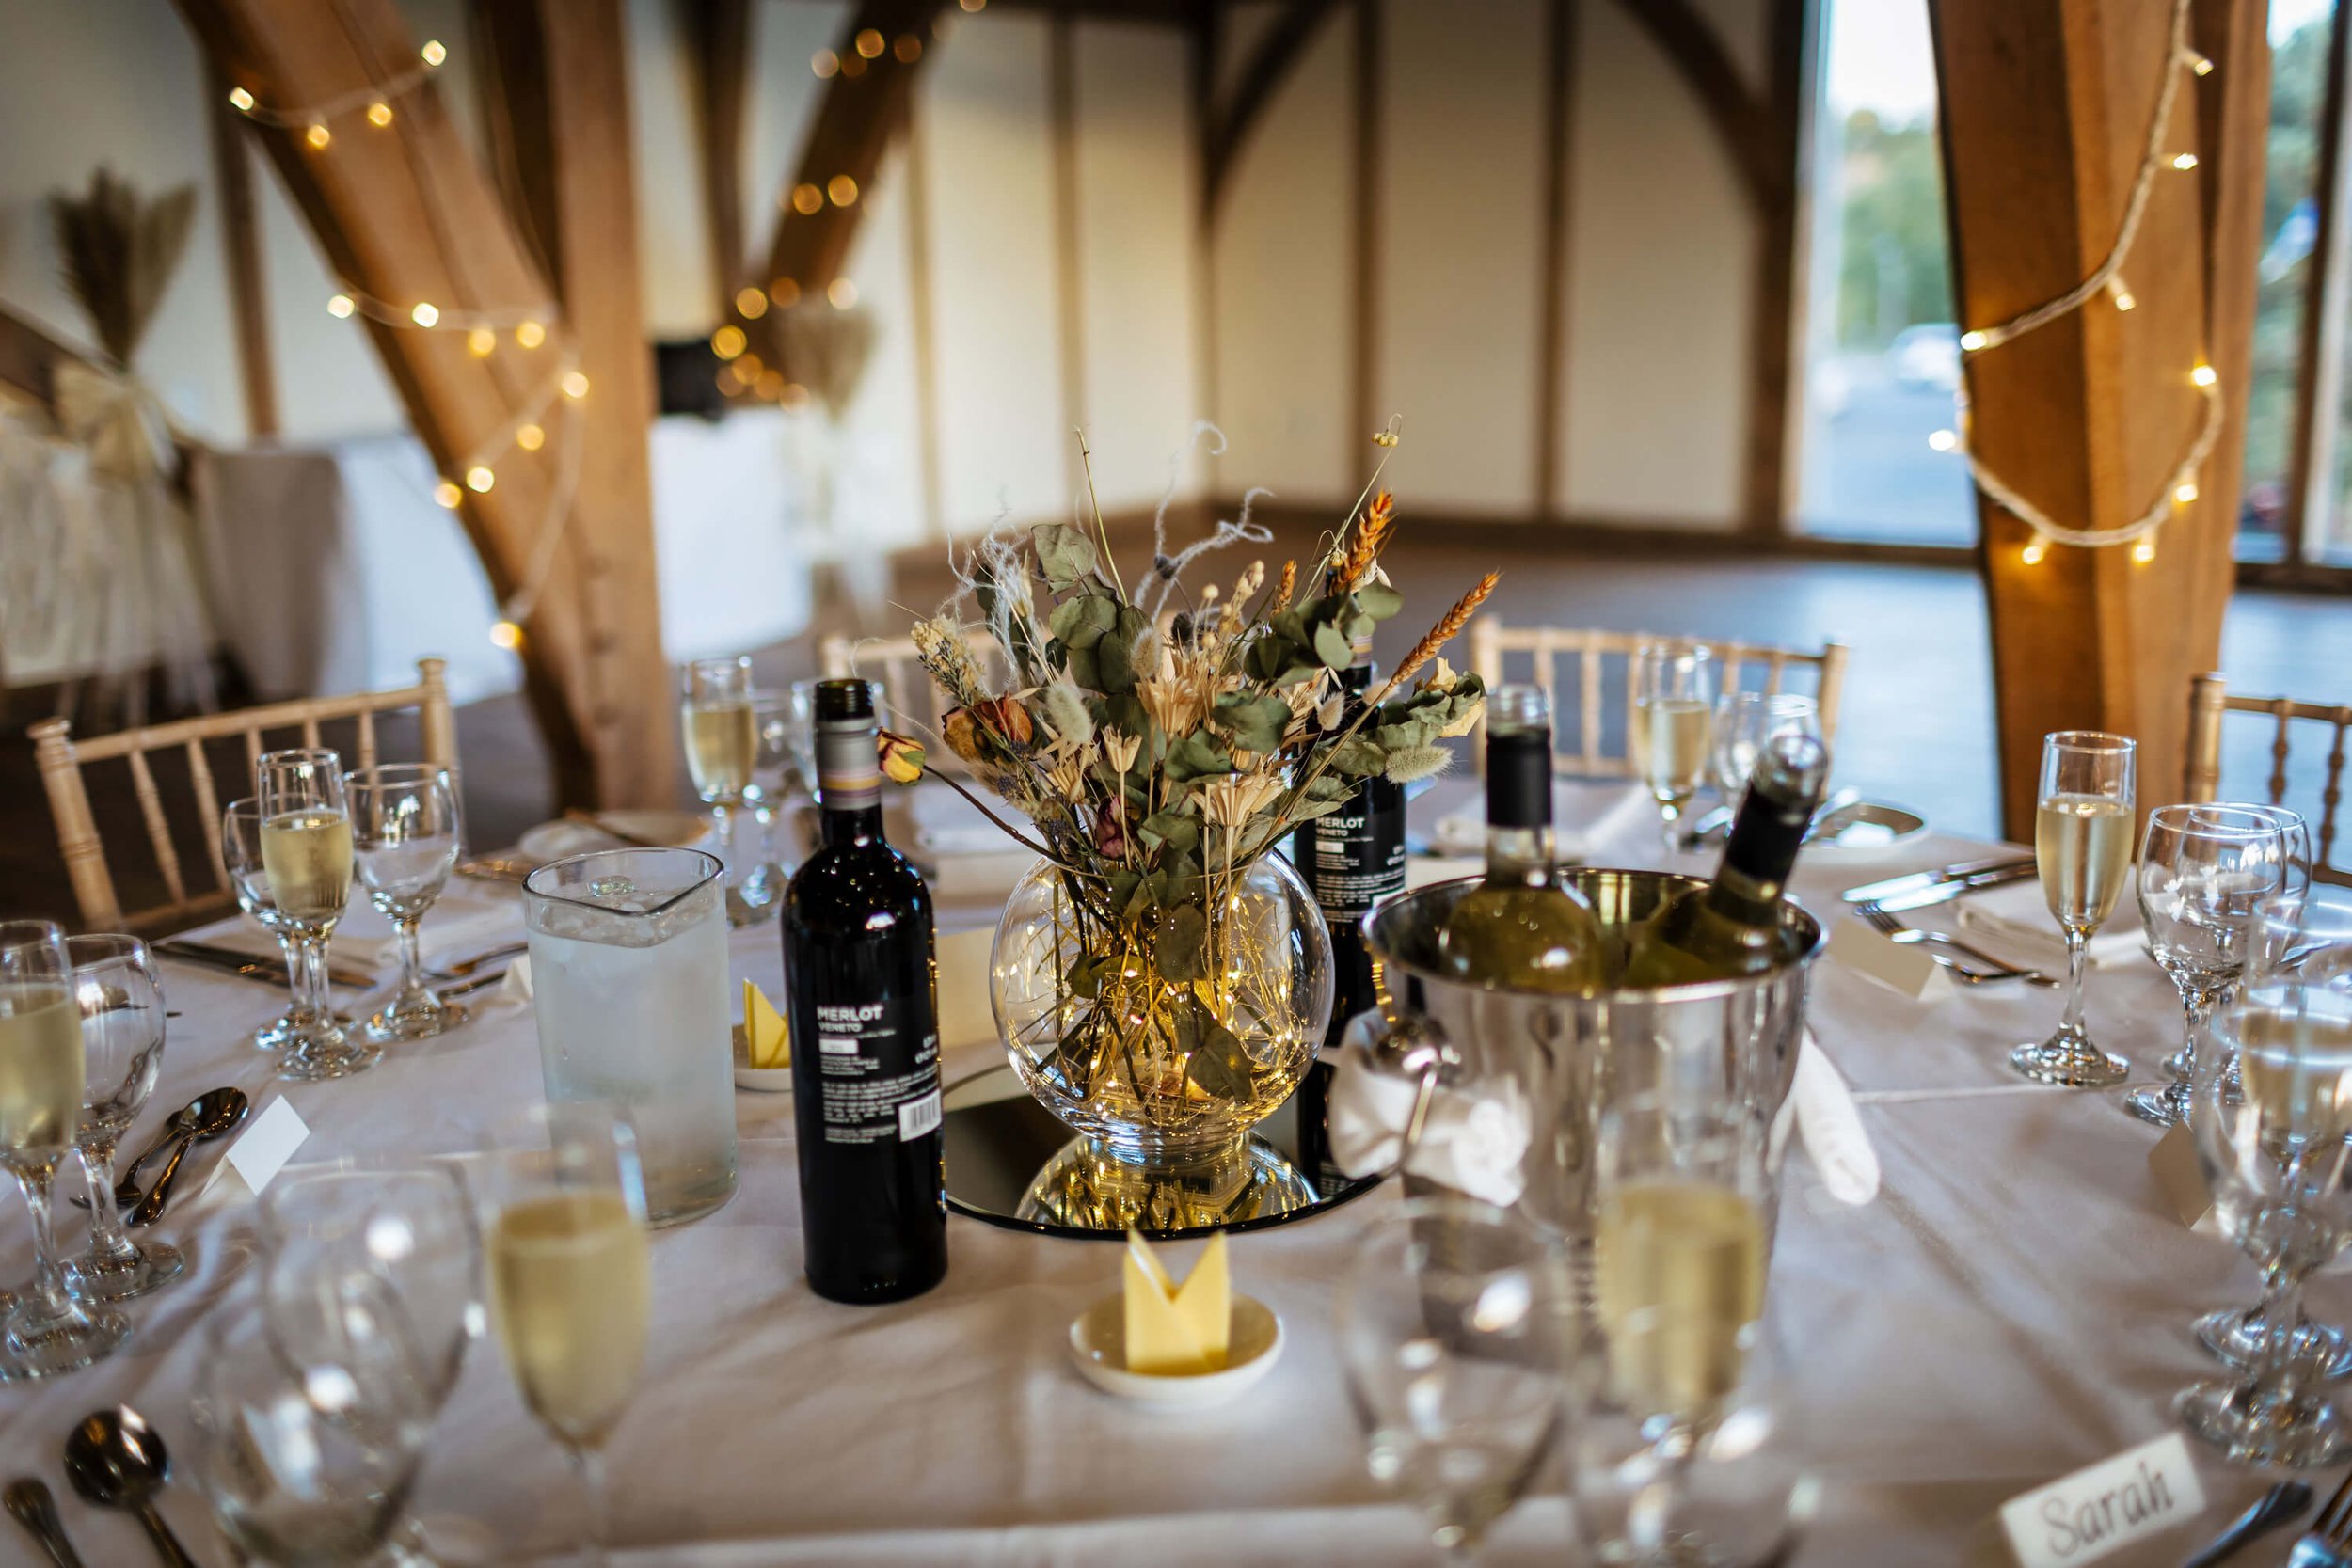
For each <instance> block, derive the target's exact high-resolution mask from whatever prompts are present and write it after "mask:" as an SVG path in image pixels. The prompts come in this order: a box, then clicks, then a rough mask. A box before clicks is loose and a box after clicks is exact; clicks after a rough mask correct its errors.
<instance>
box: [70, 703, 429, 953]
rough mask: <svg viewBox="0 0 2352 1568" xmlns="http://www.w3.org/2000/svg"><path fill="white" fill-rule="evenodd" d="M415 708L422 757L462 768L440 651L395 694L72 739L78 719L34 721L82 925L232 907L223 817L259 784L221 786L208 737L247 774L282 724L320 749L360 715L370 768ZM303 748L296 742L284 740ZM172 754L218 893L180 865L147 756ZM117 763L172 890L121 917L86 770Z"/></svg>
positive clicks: (149, 920)
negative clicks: (325, 731) (233, 753)
mask: <svg viewBox="0 0 2352 1568" xmlns="http://www.w3.org/2000/svg"><path fill="white" fill-rule="evenodd" d="M406 708H414V709H416V710H417V719H418V727H419V731H420V746H421V750H422V752H423V756H422V757H421V759H420V760H421V761H425V762H431V763H439V764H442V765H445V766H446V765H453V764H454V763H455V762H456V761H457V729H456V724H455V722H454V721H453V718H452V717H451V713H450V704H449V688H448V686H447V684H446V683H445V681H444V679H443V676H442V661H441V660H439V659H437V658H421V659H419V660H418V661H417V684H416V685H414V686H408V687H402V688H400V689H397V690H392V691H366V692H361V693H359V694H358V695H356V696H349V697H309V698H303V699H301V700H299V701H295V702H287V703H273V704H270V705H266V706H263V707H251V708H244V709H240V710H238V711H236V712H233V713H213V714H205V715H203V716H201V717H199V718H195V719H182V720H177V721H173V722H171V723H167V724H150V725H147V726H145V727H143V728H140V729H135V730H122V731H119V732H118V733H116V734H113V735H102V736H92V737H91V738H89V739H87V740H76V739H74V738H73V736H72V724H71V723H70V722H69V721H66V720H63V719H44V720H42V721H40V723H38V724H35V725H34V726H33V727H32V730H31V735H32V738H33V751H34V755H35V757H36V759H37V760H38V761H39V763H40V779H41V784H42V787H43V788H44V789H45V790H46V791H47V792H48V796H49V811H50V815H51V816H53V817H55V818H56V825H57V847H58V849H59V851H60V852H62V853H63V855H64V856H65V865H66V872H67V874H68V875H69V876H70V877H71V878H72V882H73V896H74V901H75V902H76V903H77V904H78V905H79V906H80V908H81V919H82V925H83V927H84V928H85V929H90V930H114V929H122V928H125V927H127V928H129V929H132V930H166V929H170V928H172V927H178V926H184V925H188V924H191V923H193V922H195V921H197V920H200V919H204V918H208V917H210V916H211V915H214V914H216V913H220V912H223V911H225V910H226V909H227V908H228V906H229V905H230V904H231V903H233V902H234V898H235V894H234V890H233V889H232V888H231V886H230V881H229V871H228V867H227V866H226V865H225V864H224V863H222V858H221V848H220V812H221V806H222V803H223V801H224V800H233V799H235V798H237V797H240V796H245V795H250V794H251V793H252V792H253V789H252V780H251V778H250V776H249V771H248V776H247V778H246V780H245V781H244V782H242V783H237V784H233V785H232V787H230V788H229V789H227V790H223V789H222V788H221V787H220V786H219V785H218V784H216V783H215V780H214V777H213V767H212V761H211V759H210V758H209V757H208V756H207V755H206V752H205V747H206V743H207V742H211V741H217V740H224V739H232V738H233V739H242V740H243V741H244V742H245V756H246V768H247V769H248V770H249V769H250V768H251V767H252V765H253V763H254V762H255V761H257V760H258V759H259V758H260V757H261V755H262V752H267V751H271V750H274V749H276V748H275V746H273V745H271V744H267V743H265V742H264V740H263V736H267V735H269V734H270V733H271V732H273V731H281V730H282V731H296V732H299V734H300V736H301V739H300V742H299V743H300V744H301V745H304V746H317V745H320V744H321V743H322V742H321V740H320V738H319V737H320V734H321V730H320V726H321V725H323V724H329V723H336V722H339V721H346V720H349V721H357V725H358V739H357V741H356V743H355V745H354V747H353V750H352V752H351V754H350V755H349V757H347V758H346V760H347V761H348V762H350V763H351V764H352V765H353V766H354V767H359V768H365V767H368V766H370V765H372V764H373V763H374V762H375V760H376V733H375V732H376V716H377V715H378V714H382V713H389V712H397V711H400V710H402V709H406ZM294 743H295V742H294V741H293V740H292V739H290V738H289V739H281V740H279V741H278V742H277V745H292V744H294ZM171 752H179V753H180V754H181V758H182V762H181V763H180V764H178V765H176V766H184V768H185V769H186V772H187V776H188V789H189V793H190V794H191V795H192V797H193V799H194V805H195V811H196V819H195V822H194V827H195V829H196V831H197V832H198V834H199V838H200V840H201V842H202V843H203V845H204V847H205V858H206V862H207V863H208V865H209V867H210V870H211V872H212V885H211V887H210V888H209V889H203V888H198V889H196V890H194V891H191V888H190V885H189V878H188V875H187V871H186V869H185V868H183V865H182V864H181V856H180V849H179V847H178V845H177V844H176V843H175V842H174V839H173V833H172V823H171V819H170V817H169V816H168V815H167V813H166V811H165V809H164V799H163V791H162V790H161V789H159V788H158V787H157V784H156V777H155V768H154V765H153V763H152V762H151V760H150V759H151V758H154V757H158V756H162V755H166V754H168V753H171ZM115 761H121V762H124V763H126V764H127V765H128V767H129V768H130V775H131V788H132V792H133V794H134V796H135V798H136V800H137V801H138V809H139V816H140V818H141V820H142V821H143V822H144V823H145V825H146V828H147V843H148V849H149V851H150V853H151V856H152V858H153V862H154V866H155V869H156V871H157V873H158V874H159V875H160V876H161V878H162V880H163V885H164V891H165V895H166V897H165V901H164V902H163V903H161V904H156V905H151V906H150V907H148V908H145V909H141V910H138V911H133V912H131V913H129V914H125V913H124V911H123V910H122V906H121V903H120V901H119V898H118V896H117V895H116V891H115V878H114V870H113V867H112V865H111V864H110V863H109V862H108V860H107V857H106V847H105V844H104V843H103V840H102V839H101V838H100V836H99V831H98V819H97V815H96V813H95V812H93V811H92V809H91V806H90V796H89V787H88V780H87V777H86V776H85V774H86V770H87V768H89V767H90V766H91V765H93V764H100V763H111V762H115Z"/></svg>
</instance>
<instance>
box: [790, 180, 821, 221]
mask: <svg viewBox="0 0 2352 1568" xmlns="http://www.w3.org/2000/svg"><path fill="white" fill-rule="evenodd" d="M824 205H825V193H824V192H823V191H822V190H821V189H819V188H818V187H817V186H815V185H808V184H801V185H795V186H793V187H792V210H793V211H794V212H796V213H798V214H801V215H802V216H803V217H807V216H809V215H810V214H814V213H818V212H820V211H822V210H823V208H824Z"/></svg>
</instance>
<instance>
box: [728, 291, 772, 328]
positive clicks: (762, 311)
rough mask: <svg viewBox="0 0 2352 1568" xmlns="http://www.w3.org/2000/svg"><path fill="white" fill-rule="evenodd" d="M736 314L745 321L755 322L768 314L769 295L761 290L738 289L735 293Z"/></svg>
mask: <svg viewBox="0 0 2352 1568" xmlns="http://www.w3.org/2000/svg"><path fill="white" fill-rule="evenodd" d="M735 313H736V314H737V315H739V316H740V317H742V318H743V319H744V320H745V321H753V322H755V321H757V320H759V318H760V317H762V316H764V315H766V314H767V313H768V295H767V293H766V292H765V291H763V290H759V289H738V290H737V291H736V292H735Z"/></svg>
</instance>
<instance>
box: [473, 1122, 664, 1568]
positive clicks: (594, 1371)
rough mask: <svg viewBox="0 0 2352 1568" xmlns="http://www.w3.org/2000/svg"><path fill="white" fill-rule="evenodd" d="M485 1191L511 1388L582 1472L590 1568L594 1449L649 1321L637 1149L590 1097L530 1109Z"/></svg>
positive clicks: (599, 1453) (598, 1559)
mask: <svg viewBox="0 0 2352 1568" xmlns="http://www.w3.org/2000/svg"><path fill="white" fill-rule="evenodd" d="M503 1143H504V1148H502V1149H501V1152H499V1153H498V1154H497V1155H495V1156H494V1157H493V1159H492V1161H491V1164H490V1168H489V1170H488V1173H487V1178H486V1184H487V1187H488V1197H489V1204H488V1207H489V1210H490V1214H489V1219H488V1225H487V1227H486V1230H487V1240H486V1250H487V1253H488V1264H489V1276H490V1319H491V1322H492V1323H493V1324H495V1325H496V1328H497V1331H498V1338H499V1343H500V1345H501V1347H502V1348H503V1349H504V1351H505V1352H506V1366H507V1370H509V1371H510V1372H512V1373H513V1374H514V1378H515V1386H516V1389H517V1390H518V1391H519V1392H520V1393H521V1395H522V1399H523V1402H524V1403H525V1404H526V1405H528V1406H529V1407H530V1409H531V1412H532V1415H533V1416H535V1417H537V1418H538V1419H539V1422H540V1424H541V1425H542V1426H544V1427H546V1428H547V1430H548V1435H549V1436H551V1437H553V1438H554V1439H555V1440H556V1442H558V1443H559V1444H561V1445H562V1446H563V1448H564V1452H565V1453H566V1454H568V1455H569V1456H570V1457H571V1460H572V1463H573V1465H575V1466H576V1467H577V1468H578V1470H579V1473H580V1485H581V1489H582V1491H583V1492H584V1493H585V1495H586V1498H587V1503H588V1507H587V1509H586V1511H585V1513H584V1514H583V1515H582V1518H581V1524H580V1558H581V1560H582V1561H583V1562H585V1563H587V1564H588V1565H589V1568H602V1565H603V1564H604V1563H605V1561H606V1560H607V1559H606V1556H605V1550H604V1542H605V1512H606V1509H605V1504H606V1497H605V1481H604V1461H603V1447H604V1443H605V1440H606V1439H607V1438H608V1437H610V1436H611V1435H612V1429H613V1427H614V1426H615V1425H617V1424H618V1423H619V1421H620V1419H621V1416H622V1414H623V1412H625V1411H626V1410H627V1409H628V1402H629V1400H630V1398H631V1397H632V1396H633V1395H634V1394H635V1393H636V1390H637V1380H638V1376H639V1374H640V1372H641V1371H642V1370H643V1369H644V1356H645V1338H646V1328H647V1324H648V1323H649V1322H650V1321H651V1318H652V1315H653V1307H652V1297H653V1271H652V1264H651V1262H650V1260H649V1258H648V1255H647V1246H646V1241H645V1191H644V1179H643V1177H642V1176H641V1175H640V1173H639V1169H638V1164H637V1139H636V1135H635V1134H634V1133H633V1132H631V1131H630V1128H629V1125H628V1121H627V1120H626V1119H624V1118H623V1117H622V1115H621V1112H620V1110H619V1108H618V1107H617V1106H615V1105H613V1104H612V1103H610V1102H608V1101H594V1100H571V1101H559V1102H556V1103H553V1104H547V1105H541V1106H539V1107H537V1108H536V1109H534V1110H533V1111H532V1113H531V1114H530V1115H529V1116H528V1117H526V1118H525V1119H524V1121H523V1123H522V1124H521V1125H520V1126H519V1127H518V1128H516V1129H514V1130H513V1131H511V1132H509V1133H508V1134H507V1136H506V1137H505V1139H504V1140H503Z"/></svg>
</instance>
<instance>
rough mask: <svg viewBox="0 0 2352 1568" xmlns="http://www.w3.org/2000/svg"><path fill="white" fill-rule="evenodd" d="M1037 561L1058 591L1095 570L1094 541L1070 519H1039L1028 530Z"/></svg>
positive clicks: (1046, 578)
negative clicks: (1061, 521)
mask: <svg viewBox="0 0 2352 1568" xmlns="http://www.w3.org/2000/svg"><path fill="white" fill-rule="evenodd" d="M1029 537H1030V538H1031V539H1033V540H1035V541H1036V542H1037V562H1038V564H1039V565H1040V566H1041V567H1043V568H1044V569H1045V580H1046V581H1047V582H1049V583H1051V584H1053V586H1054V589H1055V591H1056V592H1057V593H1058V592H1060V591H1061V590H1063V589H1065V588H1068V587H1069V586H1070V585H1071V584H1072V583H1074V582H1076V581H1077V580H1078V579H1079V578H1082V577H1085V576H1086V575H1087V574H1088V573H1089V572H1091V571H1093V570H1094V562H1095V554H1094V541H1093V540H1091V539H1089V538H1088V537H1087V536H1086V535H1085V534H1083V533H1081V532H1079V531H1077V530H1076V529H1074V528H1073V527H1071V526H1070V525H1069V524H1068V523H1040V524H1038V525H1037V527H1036V528H1034V529H1032V530H1030V531H1029Z"/></svg>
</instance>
